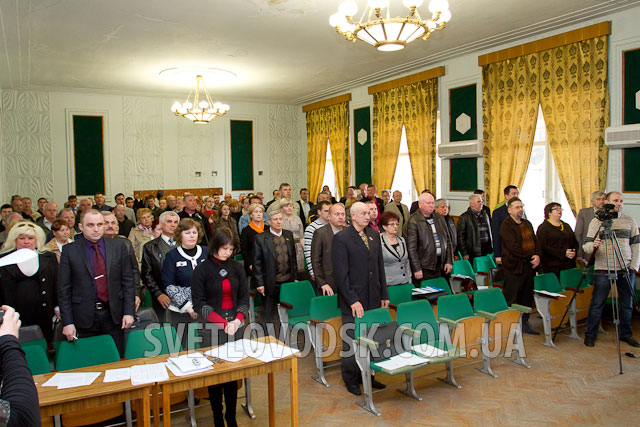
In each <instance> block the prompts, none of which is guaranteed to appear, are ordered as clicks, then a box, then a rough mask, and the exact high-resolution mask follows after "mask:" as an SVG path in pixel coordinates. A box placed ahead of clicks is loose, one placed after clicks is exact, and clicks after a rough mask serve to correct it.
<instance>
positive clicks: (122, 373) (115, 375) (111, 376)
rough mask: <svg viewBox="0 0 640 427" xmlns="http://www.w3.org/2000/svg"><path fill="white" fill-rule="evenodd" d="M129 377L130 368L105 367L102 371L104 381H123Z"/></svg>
mask: <svg viewBox="0 0 640 427" xmlns="http://www.w3.org/2000/svg"><path fill="white" fill-rule="evenodd" d="M130 378H131V368H120V369H107V370H106V371H104V379H103V380H102V382H104V383H113V382H116V381H125V380H128V379H130Z"/></svg>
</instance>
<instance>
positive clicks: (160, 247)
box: [141, 211, 180, 322]
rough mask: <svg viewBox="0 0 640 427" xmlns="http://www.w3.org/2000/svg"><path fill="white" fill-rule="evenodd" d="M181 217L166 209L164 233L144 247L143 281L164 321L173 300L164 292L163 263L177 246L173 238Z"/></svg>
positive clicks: (154, 306) (163, 224)
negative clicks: (168, 253) (166, 311)
mask: <svg viewBox="0 0 640 427" xmlns="http://www.w3.org/2000/svg"><path fill="white" fill-rule="evenodd" d="M179 221H180V217H178V214H177V213H175V212H173V211H166V212H163V213H162V214H161V215H160V226H161V227H162V235H161V236H160V237H158V238H156V239H153V240H152V241H150V242H147V243H145V244H144V246H143V247H142V267H141V270H142V273H141V274H142V283H143V284H144V286H145V287H146V288H147V291H148V292H149V293H151V296H152V300H151V301H152V304H153V309H154V310H155V312H156V314H157V315H158V319H160V321H161V322H162V321H164V318H165V310H166V309H167V308H168V307H169V303H170V302H171V300H170V299H169V297H168V296H167V294H166V293H165V292H164V285H163V283H162V264H163V262H164V257H165V255H166V254H167V252H169V251H170V250H171V249H173V248H174V247H175V246H176V242H175V241H174V240H173V233H174V232H175V231H176V227H177V226H178V222H179Z"/></svg>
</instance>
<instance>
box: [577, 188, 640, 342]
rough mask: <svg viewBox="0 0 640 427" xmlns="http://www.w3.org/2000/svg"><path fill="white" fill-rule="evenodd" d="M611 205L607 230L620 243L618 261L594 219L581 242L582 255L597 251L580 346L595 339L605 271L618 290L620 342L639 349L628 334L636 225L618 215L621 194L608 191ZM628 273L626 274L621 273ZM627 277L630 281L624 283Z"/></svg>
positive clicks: (639, 248) (636, 262) (637, 258)
mask: <svg viewBox="0 0 640 427" xmlns="http://www.w3.org/2000/svg"><path fill="white" fill-rule="evenodd" d="M605 203H607V204H612V205H614V206H615V210H616V212H618V218H616V219H614V220H613V222H612V225H611V230H612V231H613V233H614V234H615V236H616V239H617V241H618V243H619V244H620V251H621V252H622V261H623V263H624V265H620V262H619V260H618V259H617V258H616V256H615V255H614V245H613V242H612V241H611V239H606V240H602V239H601V234H598V232H599V231H600V225H601V224H602V221H600V220H599V219H598V218H597V217H596V218H594V219H592V220H591V223H589V231H587V237H585V239H584V244H583V245H582V249H583V250H584V252H585V256H589V255H591V253H592V252H593V251H594V250H596V249H597V252H596V262H595V279H594V283H593V286H594V288H593V296H592V297H591V305H590V306H589V317H588V318H587V332H586V333H585V338H584V345H586V346H587V347H593V346H594V345H595V343H596V337H597V336H598V326H599V324H600V317H601V316H602V310H603V309H604V305H605V300H606V299H607V297H608V296H609V291H610V289H611V281H610V279H609V277H608V271H609V270H614V269H615V270H616V273H617V277H616V279H617V280H616V284H617V289H618V302H619V304H618V308H619V310H620V329H619V336H620V341H623V342H626V343H627V344H629V345H630V346H632V347H640V343H638V341H636V340H635V339H634V338H633V336H632V335H631V315H632V313H633V302H632V301H633V298H632V293H633V288H634V282H635V274H636V271H638V267H640V236H639V235H638V224H637V223H636V221H635V220H634V219H633V218H631V217H630V216H627V215H624V214H623V213H622V207H623V205H624V198H623V196H622V194H620V193H618V192H616V191H612V192H610V193H609V194H607V197H606V202H605ZM625 272H626V273H628V275H627V274H625ZM627 278H629V279H630V280H629V281H628V280H627Z"/></svg>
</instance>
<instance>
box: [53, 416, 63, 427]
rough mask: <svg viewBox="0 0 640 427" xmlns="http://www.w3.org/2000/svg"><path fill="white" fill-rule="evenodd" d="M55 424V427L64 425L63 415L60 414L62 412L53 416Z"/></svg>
mask: <svg viewBox="0 0 640 427" xmlns="http://www.w3.org/2000/svg"><path fill="white" fill-rule="evenodd" d="M53 425H54V426H55V427H62V417H61V416H60V414H57V415H54V416H53Z"/></svg>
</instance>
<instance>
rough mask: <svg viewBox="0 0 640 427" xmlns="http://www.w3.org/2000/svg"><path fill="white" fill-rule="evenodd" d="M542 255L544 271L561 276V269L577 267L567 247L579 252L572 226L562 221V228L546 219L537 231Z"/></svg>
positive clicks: (541, 261) (541, 262)
mask: <svg viewBox="0 0 640 427" xmlns="http://www.w3.org/2000/svg"><path fill="white" fill-rule="evenodd" d="M536 238H537V239H538V244H539V246H540V251H541V252H542V256H541V257H540V266H541V267H542V272H543V273H554V274H555V275H557V276H558V278H560V271H561V270H566V269H568V268H575V266H576V260H575V259H570V258H567V256H566V253H567V249H574V250H575V251H576V254H577V253H578V252H577V249H578V241H577V240H576V236H575V235H574V234H573V230H571V226H570V225H569V224H567V223H566V222H564V221H563V222H562V230H561V229H560V228H558V227H555V226H554V225H553V224H551V223H550V222H549V221H544V222H543V223H542V224H540V226H539V227H538V231H537V233H536Z"/></svg>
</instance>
